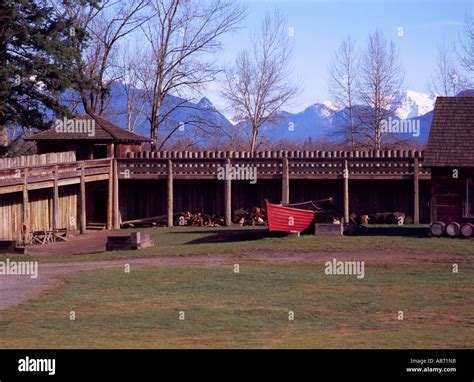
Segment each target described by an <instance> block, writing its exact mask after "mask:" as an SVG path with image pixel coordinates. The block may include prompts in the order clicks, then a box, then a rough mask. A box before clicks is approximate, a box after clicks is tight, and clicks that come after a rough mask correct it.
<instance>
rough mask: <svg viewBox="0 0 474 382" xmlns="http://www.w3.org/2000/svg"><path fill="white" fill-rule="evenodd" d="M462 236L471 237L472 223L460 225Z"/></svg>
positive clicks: (473, 230)
mask: <svg viewBox="0 0 474 382" xmlns="http://www.w3.org/2000/svg"><path fill="white" fill-rule="evenodd" d="M461 236H462V237H466V238H468V237H473V236H474V225H473V224H471V223H464V224H463V225H462V227H461Z"/></svg>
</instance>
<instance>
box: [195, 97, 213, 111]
mask: <svg viewBox="0 0 474 382" xmlns="http://www.w3.org/2000/svg"><path fill="white" fill-rule="evenodd" d="M197 106H198V107H199V108H200V109H205V110H213V109H215V108H214V105H213V104H212V102H211V101H210V100H209V98H206V97H202V98H201V100H200V101H199V102H198V104H197Z"/></svg>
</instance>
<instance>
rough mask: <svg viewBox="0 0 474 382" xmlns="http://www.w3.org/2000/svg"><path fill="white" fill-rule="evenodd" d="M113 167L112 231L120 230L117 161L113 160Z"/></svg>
mask: <svg viewBox="0 0 474 382" xmlns="http://www.w3.org/2000/svg"><path fill="white" fill-rule="evenodd" d="M113 165H114V172H113V180H114V191H113V193H114V195H113V198H114V206H113V219H114V222H113V226H114V229H120V207H119V197H120V196H119V195H120V194H119V178H118V165H117V160H116V159H114V160H113Z"/></svg>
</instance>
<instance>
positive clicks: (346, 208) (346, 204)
mask: <svg viewBox="0 0 474 382" xmlns="http://www.w3.org/2000/svg"><path fill="white" fill-rule="evenodd" d="M342 177H343V180H344V223H345V224H349V165H348V163H347V159H345V160H344V171H343V174H342Z"/></svg>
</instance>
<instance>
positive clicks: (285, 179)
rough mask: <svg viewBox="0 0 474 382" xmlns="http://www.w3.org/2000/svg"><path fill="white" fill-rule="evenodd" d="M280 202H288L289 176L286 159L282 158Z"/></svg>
mask: <svg viewBox="0 0 474 382" xmlns="http://www.w3.org/2000/svg"><path fill="white" fill-rule="evenodd" d="M281 187H282V188H281V201H282V202H283V203H289V202H290V176H289V171H288V158H286V157H285V158H283V162H282V180H281Z"/></svg>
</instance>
